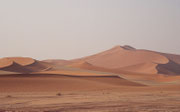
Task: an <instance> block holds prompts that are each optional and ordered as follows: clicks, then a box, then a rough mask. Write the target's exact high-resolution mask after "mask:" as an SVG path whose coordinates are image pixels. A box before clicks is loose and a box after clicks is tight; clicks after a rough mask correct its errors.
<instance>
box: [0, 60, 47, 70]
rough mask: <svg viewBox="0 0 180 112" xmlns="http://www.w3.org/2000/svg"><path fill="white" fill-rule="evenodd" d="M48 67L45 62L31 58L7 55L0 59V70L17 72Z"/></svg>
mask: <svg viewBox="0 0 180 112" xmlns="http://www.w3.org/2000/svg"><path fill="white" fill-rule="evenodd" d="M48 68H50V66H49V65H48V64H45V62H40V61H37V60H35V59H32V58H25V57H8V58H3V59H0V70H3V71H9V72H18V73H31V72H38V71H44V70H47V69H48Z"/></svg>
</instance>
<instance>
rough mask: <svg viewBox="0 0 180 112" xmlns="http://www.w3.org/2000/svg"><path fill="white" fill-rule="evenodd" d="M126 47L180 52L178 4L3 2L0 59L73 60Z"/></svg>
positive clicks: (167, 0) (138, 0) (140, 0)
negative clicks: (23, 57) (115, 47)
mask: <svg viewBox="0 0 180 112" xmlns="http://www.w3.org/2000/svg"><path fill="white" fill-rule="evenodd" d="M126 44H127V45H131V46H133V47H136V48H140V49H149V50H156V51H162V52H169V53H176V54H180V0H0V57H7V56H8V57H9V56H10V57H12V56H28V57H33V58H36V59H51V58H55V59H72V58H77V57H82V56H87V55H91V54H94V53H97V52H100V51H103V50H106V49H109V48H111V47H113V46H115V45H126Z"/></svg>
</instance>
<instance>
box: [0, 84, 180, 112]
mask: <svg viewBox="0 0 180 112" xmlns="http://www.w3.org/2000/svg"><path fill="white" fill-rule="evenodd" d="M158 88H161V87H149V89H148V87H141V88H135V87H133V88H129V90H128V89H127V88H113V89H104V90H92V91H81V92H80V91H63V92H61V95H58V93H59V92H8V93H1V94H0V112H180V91H177V90H170V91H169V90H168V91H166V90H164V89H163V88H161V89H158Z"/></svg>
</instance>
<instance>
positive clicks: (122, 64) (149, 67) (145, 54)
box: [71, 46, 180, 75]
mask: <svg viewBox="0 0 180 112" xmlns="http://www.w3.org/2000/svg"><path fill="white" fill-rule="evenodd" d="M179 60H180V58H179V56H178V55H170V54H169V55H168V54H162V53H158V52H153V51H148V50H138V49H135V48H133V47H130V46H116V47H114V48H112V49H110V50H107V51H104V52H101V53H98V54H95V55H92V56H88V57H84V58H80V59H75V60H71V61H72V62H77V63H78V62H83V61H84V62H87V63H90V64H92V65H94V66H97V67H101V68H107V69H121V70H124V71H130V72H137V73H146V74H155V73H158V74H168V75H180V70H179V68H180V67H179ZM176 61H177V62H176ZM81 68H82V67H81Z"/></svg>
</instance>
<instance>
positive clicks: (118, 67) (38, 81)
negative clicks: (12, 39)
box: [0, 45, 180, 112]
mask: <svg viewBox="0 0 180 112" xmlns="http://www.w3.org/2000/svg"><path fill="white" fill-rule="evenodd" d="M179 57H180V56H179V55H174V54H165V53H159V52H155V51H148V50H139V49H135V48H133V47H131V46H127V45H126V46H116V47H114V48H112V49H110V50H107V51H104V52H101V53H98V54H95V55H92V56H87V57H84V58H80V59H74V60H44V61H39V60H36V59H32V58H27V57H8V58H2V59H0V112H179V111H180V108H179V107H180V100H179V99H180V94H179V93H180V58H179Z"/></svg>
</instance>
